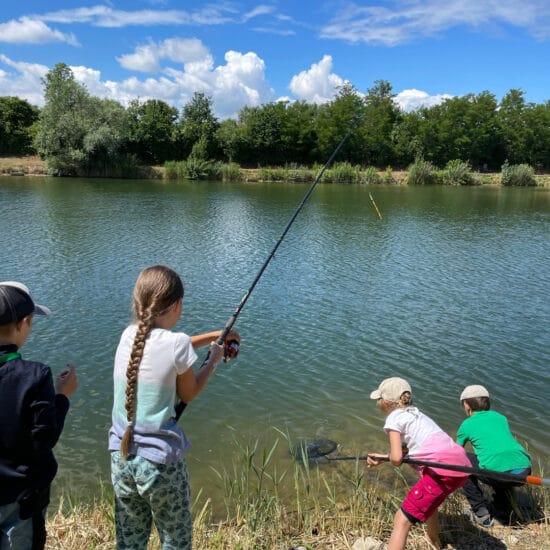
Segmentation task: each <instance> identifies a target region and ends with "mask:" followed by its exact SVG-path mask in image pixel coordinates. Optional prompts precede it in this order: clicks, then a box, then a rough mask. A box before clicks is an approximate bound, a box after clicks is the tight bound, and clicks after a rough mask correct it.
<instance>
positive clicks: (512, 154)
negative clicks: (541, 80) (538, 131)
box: [498, 89, 532, 164]
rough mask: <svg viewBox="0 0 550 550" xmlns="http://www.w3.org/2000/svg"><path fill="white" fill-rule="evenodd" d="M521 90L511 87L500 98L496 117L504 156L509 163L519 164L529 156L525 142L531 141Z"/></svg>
mask: <svg viewBox="0 0 550 550" xmlns="http://www.w3.org/2000/svg"><path fill="white" fill-rule="evenodd" d="M524 95H525V94H524V92H523V90H518V89H512V90H510V91H509V92H508V93H507V94H506V95H505V96H504V97H503V98H502V100H501V102H500V108H499V111H498V118H499V121H500V125H501V127H502V132H503V137H504V148H505V157H506V159H508V161H509V162H510V164H519V163H521V162H523V161H524V160H526V159H527V158H528V156H529V154H528V150H527V144H528V142H529V141H531V137H532V136H530V129H529V128H528V127H527V125H526V120H525V111H526V108H527V107H526V104H525V97H524Z"/></svg>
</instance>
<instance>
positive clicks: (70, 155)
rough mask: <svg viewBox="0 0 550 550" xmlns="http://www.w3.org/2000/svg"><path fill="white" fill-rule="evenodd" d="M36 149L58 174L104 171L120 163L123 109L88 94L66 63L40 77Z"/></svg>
mask: <svg viewBox="0 0 550 550" xmlns="http://www.w3.org/2000/svg"><path fill="white" fill-rule="evenodd" d="M44 87H45V92H44V97H45V100H46V103H45V105H44V108H43V109H42V111H41V113H40V120H39V123H38V131H37V134H36V138H35V144H36V149H37V151H38V152H39V154H40V155H41V156H42V157H44V158H45V159H46V161H47V164H48V170H49V171H50V172H51V173H53V174H57V175H107V174H108V173H110V169H112V168H116V167H117V165H120V164H121V163H120V162H119V161H120V157H119V155H120V152H121V151H122V148H123V146H124V143H125V139H126V129H125V121H126V116H125V111H124V108H123V107H122V106H121V105H120V104H118V103H117V102H115V101H110V100H101V99H99V98H96V97H91V96H90V94H89V93H88V91H87V90H86V88H85V86H83V85H82V84H79V83H77V82H76V81H75V79H74V76H73V73H72V71H71V69H70V68H69V67H67V65H65V64H64V63H58V64H57V65H56V66H55V67H54V68H53V69H52V70H51V71H49V72H48V73H47V74H46V76H45V78H44Z"/></svg>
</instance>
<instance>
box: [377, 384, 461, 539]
mask: <svg viewBox="0 0 550 550" xmlns="http://www.w3.org/2000/svg"><path fill="white" fill-rule="evenodd" d="M370 397H371V399H376V402H377V404H378V407H379V409H380V410H381V411H382V412H383V413H384V414H385V415H386V422H385V423H384V430H385V431H386V432H387V434H388V436H389V439H390V452H389V455H376V454H370V455H369V458H368V460H367V462H368V466H369V467H371V466H378V465H379V464H380V463H381V462H380V460H379V459H377V458H378V457H381V458H389V459H390V462H391V463H392V464H393V465H394V466H400V465H401V463H402V461H403V456H404V454H405V453H407V454H410V456H411V458H415V459H417V460H426V461H429V462H441V463H446V464H458V465H459V466H468V467H471V464H470V461H469V460H468V457H467V456H466V452H465V451H464V449H463V448H462V447H461V446H460V445H458V444H457V443H455V442H454V441H453V439H452V438H451V437H450V436H449V435H448V434H447V433H445V432H444V431H443V430H442V429H441V428H440V427H439V426H438V425H437V424H436V423H435V422H434V421H433V420H432V419H431V418H430V417H429V416H426V415H425V414H424V413H422V412H420V411H419V410H418V409H417V408H416V407H413V406H412V390H411V386H410V385H409V383H408V382H407V381H406V380H403V378H398V377H393V378H386V380H384V381H382V383H381V384H380V386H379V387H378V389H377V390H374V391H373V392H372V393H371V394H370ZM370 457H372V458H370ZM415 469H416V470H417V471H418V472H419V473H420V475H421V477H420V480H419V481H418V482H417V483H416V484H415V485H414V486H413V487H411V489H410V490H409V492H408V494H407V496H406V497H405V500H404V501H403V503H402V504H401V508H399V510H397V512H396V513H395V518H394V523H393V531H392V534H391V537H390V542H389V544H388V550H403V549H404V548H405V544H406V542H407V537H408V535H409V530H410V528H411V526H412V525H413V524H414V523H418V522H425V523H426V531H427V535H428V539H429V542H430V548H441V546H440V542H439V525H438V512H437V510H438V508H439V506H440V505H441V504H442V503H443V501H444V500H445V499H446V498H447V497H448V496H449V495H450V494H451V493H453V492H454V491H456V490H457V489H458V488H459V487H462V486H463V485H464V484H465V483H466V480H467V479H468V474H465V473H463V472H455V471H451V470H444V469H441V468H429V467H425V466H424V467H418V466H415Z"/></svg>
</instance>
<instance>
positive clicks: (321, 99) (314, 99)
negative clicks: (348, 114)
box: [289, 55, 344, 104]
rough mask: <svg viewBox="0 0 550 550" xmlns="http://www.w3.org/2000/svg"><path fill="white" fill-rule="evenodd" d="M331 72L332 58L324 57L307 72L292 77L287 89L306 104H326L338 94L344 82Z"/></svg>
mask: <svg viewBox="0 0 550 550" xmlns="http://www.w3.org/2000/svg"><path fill="white" fill-rule="evenodd" d="M331 71H332V57H331V56H330V55H324V56H323V59H321V61H320V62H319V63H317V64H315V63H314V64H313V65H311V67H310V69H309V70H307V71H302V72H301V73H299V74H297V75H295V76H293V77H292V80H291V81H290V85H289V88H290V90H291V91H292V93H293V94H294V95H296V96H297V97H298V98H299V99H302V100H304V101H307V102H308V103H317V104H320V103H327V102H328V101H331V100H332V99H334V97H335V96H336V95H337V94H338V88H339V87H340V86H342V85H343V84H344V80H343V79H342V78H340V77H339V76H338V75H336V74H334V73H332V72H331Z"/></svg>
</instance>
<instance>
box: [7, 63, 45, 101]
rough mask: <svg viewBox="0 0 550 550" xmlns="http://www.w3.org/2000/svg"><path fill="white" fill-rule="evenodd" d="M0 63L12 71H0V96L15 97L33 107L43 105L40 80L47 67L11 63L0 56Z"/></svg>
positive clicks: (42, 89) (35, 64)
mask: <svg viewBox="0 0 550 550" xmlns="http://www.w3.org/2000/svg"><path fill="white" fill-rule="evenodd" d="M0 63H2V64H4V65H6V66H7V67H10V68H11V69H12V70H10V71H4V70H0V95H2V96H17V97H19V98H21V99H26V100H27V101H28V102H29V103H32V104H33V105H38V106H41V105H43V104H44V87H43V84H42V78H44V76H45V74H46V73H47V72H48V70H49V68H48V67H46V66H45V65H39V64H37V63H23V62H16V61H12V60H11V59H10V58H9V57H7V56H5V55H2V54H0Z"/></svg>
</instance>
